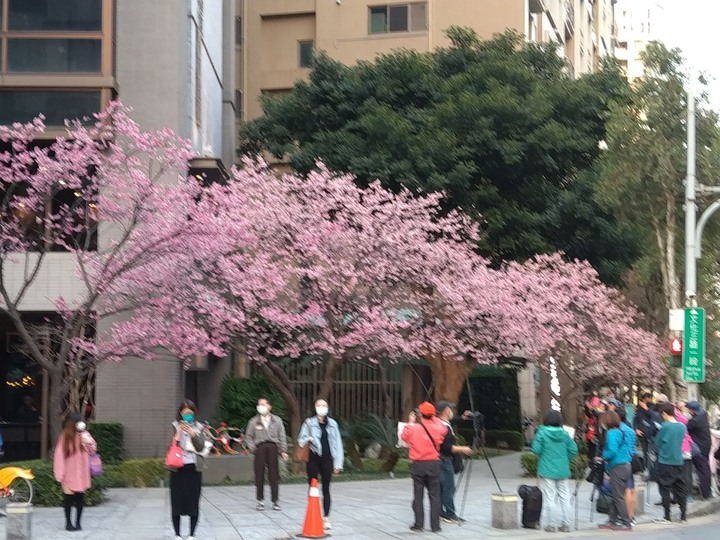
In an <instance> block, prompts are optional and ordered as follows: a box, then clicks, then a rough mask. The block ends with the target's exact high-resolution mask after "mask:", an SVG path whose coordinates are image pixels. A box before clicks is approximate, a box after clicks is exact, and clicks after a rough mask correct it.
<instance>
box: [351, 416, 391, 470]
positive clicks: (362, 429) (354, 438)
mask: <svg viewBox="0 0 720 540" xmlns="http://www.w3.org/2000/svg"><path fill="white" fill-rule="evenodd" d="M340 429H341V432H342V435H343V440H344V443H345V447H346V451H347V453H348V458H349V460H350V462H351V463H352V464H353V466H354V467H355V468H356V469H358V470H363V468H364V461H361V455H360V452H363V451H364V450H365V448H367V447H368V446H369V445H370V444H373V443H377V444H379V445H380V446H381V447H382V450H381V452H380V458H381V459H383V460H384V465H383V469H382V470H383V472H391V471H393V470H394V468H395V466H396V465H397V463H398V460H399V459H400V456H401V454H402V450H401V449H399V448H398V447H397V423H396V422H395V421H394V420H393V419H392V418H389V417H387V416H379V415H377V414H373V413H368V414H364V415H360V416H357V417H355V418H353V419H352V420H351V421H348V422H343V423H342V424H341V426H340ZM355 447H357V449H356V448H355Z"/></svg>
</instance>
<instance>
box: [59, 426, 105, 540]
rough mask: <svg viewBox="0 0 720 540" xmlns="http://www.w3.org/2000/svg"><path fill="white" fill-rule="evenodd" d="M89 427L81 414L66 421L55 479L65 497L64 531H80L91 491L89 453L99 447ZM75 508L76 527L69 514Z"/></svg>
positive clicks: (60, 443)
mask: <svg viewBox="0 0 720 540" xmlns="http://www.w3.org/2000/svg"><path fill="white" fill-rule="evenodd" d="M86 428H87V426H86V424H85V422H84V421H83V419H82V416H81V415H80V414H71V415H70V416H68V417H67V419H66V420H65V426H64V428H63V431H62V433H61V434H60V437H59V438H58V441H57V444H56V445H55V459H54V460H53V470H54V473H55V480H57V481H58V482H60V485H61V486H62V490H63V493H64V494H65V500H64V507H65V530H67V531H79V530H81V527H80V518H81V516H82V511H83V507H84V506H85V492H86V491H87V490H88V489H90V462H89V457H90V454H94V453H95V451H96V448H97V445H96V443H95V440H94V439H93V438H92V436H91V435H90V434H89V433H88V432H87V430H86ZM73 505H74V506H75V508H76V509H77V517H76V519H75V524H74V525H73V523H72V521H71V520H70V511H71V510H72V507H73Z"/></svg>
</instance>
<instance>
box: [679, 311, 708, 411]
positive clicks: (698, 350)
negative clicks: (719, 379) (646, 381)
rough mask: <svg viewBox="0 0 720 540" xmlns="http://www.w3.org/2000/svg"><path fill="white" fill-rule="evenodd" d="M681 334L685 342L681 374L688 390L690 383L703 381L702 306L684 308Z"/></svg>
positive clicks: (703, 341) (703, 327)
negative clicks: (683, 327)
mask: <svg viewBox="0 0 720 540" xmlns="http://www.w3.org/2000/svg"><path fill="white" fill-rule="evenodd" d="M683 335H684V341H685V342H684V343H683V353H682V359H683V361H682V376H683V380H684V381H685V382H686V383H688V390H689V389H690V384H692V383H702V382H705V310H704V309H703V308H698V307H687V308H685V330H684V333H683ZM695 388H697V387H696V386H695ZM689 393H690V392H689V391H688V394H689ZM688 399H697V395H688Z"/></svg>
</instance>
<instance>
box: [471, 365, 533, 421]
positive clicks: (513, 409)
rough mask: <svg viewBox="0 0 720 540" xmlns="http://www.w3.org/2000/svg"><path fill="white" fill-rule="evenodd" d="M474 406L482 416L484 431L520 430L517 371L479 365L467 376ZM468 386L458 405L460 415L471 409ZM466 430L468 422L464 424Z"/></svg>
mask: <svg viewBox="0 0 720 540" xmlns="http://www.w3.org/2000/svg"><path fill="white" fill-rule="evenodd" d="M470 388H471V389H472V392H473V400H472V401H473V403H472V404H473V406H474V407H475V410H476V411H480V412H481V413H482V414H483V415H484V417H485V429H488V430H502V431H522V419H521V416H522V415H521V411H520V394H519V389H518V384H517V371H516V370H514V369H511V368H505V367H496V366H478V367H476V368H475V369H474V370H473V373H472V375H471V376H470ZM470 408H471V407H470V400H469V399H468V395H467V387H465V388H464V389H463V393H462V394H461V396H460V400H459V403H458V410H459V411H460V412H462V411H465V410H468V409H470ZM463 427H469V423H466V424H463Z"/></svg>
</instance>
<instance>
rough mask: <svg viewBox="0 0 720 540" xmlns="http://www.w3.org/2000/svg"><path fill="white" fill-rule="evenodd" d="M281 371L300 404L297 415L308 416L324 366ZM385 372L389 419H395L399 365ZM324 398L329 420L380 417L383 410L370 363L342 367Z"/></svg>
mask: <svg viewBox="0 0 720 540" xmlns="http://www.w3.org/2000/svg"><path fill="white" fill-rule="evenodd" d="M285 371H286V373H287V374H288V377H289V378H290V380H291V381H292V383H293V386H294V388H295V392H296V395H297V396H298V399H299V401H300V411H301V414H312V413H313V409H314V402H315V396H316V395H317V392H318V390H319V388H320V385H321V383H322V379H323V371H324V366H323V365H322V364H320V363H316V364H313V363H299V364H290V365H288V366H287V367H286V368H285ZM385 372H386V375H387V386H386V392H387V394H388V396H389V402H390V407H389V408H390V411H391V413H392V414H391V417H393V418H397V416H398V415H399V414H400V408H401V399H402V365H399V364H392V365H388V366H386V367H385ZM327 399H328V404H329V405H330V409H331V411H332V415H333V417H334V418H339V419H341V420H349V419H351V418H353V417H355V416H357V415H358V414H360V413H366V412H370V413H375V414H378V415H381V416H382V415H384V414H385V411H386V407H385V398H384V396H383V389H382V384H381V375H380V369H379V367H378V366H377V365H376V364H373V363H370V362H350V363H348V364H346V365H344V366H343V367H342V368H341V369H340V371H339V373H338V377H337V379H336V380H335V384H334V386H333V390H332V393H331V395H330V396H328V398H327Z"/></svg>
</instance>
